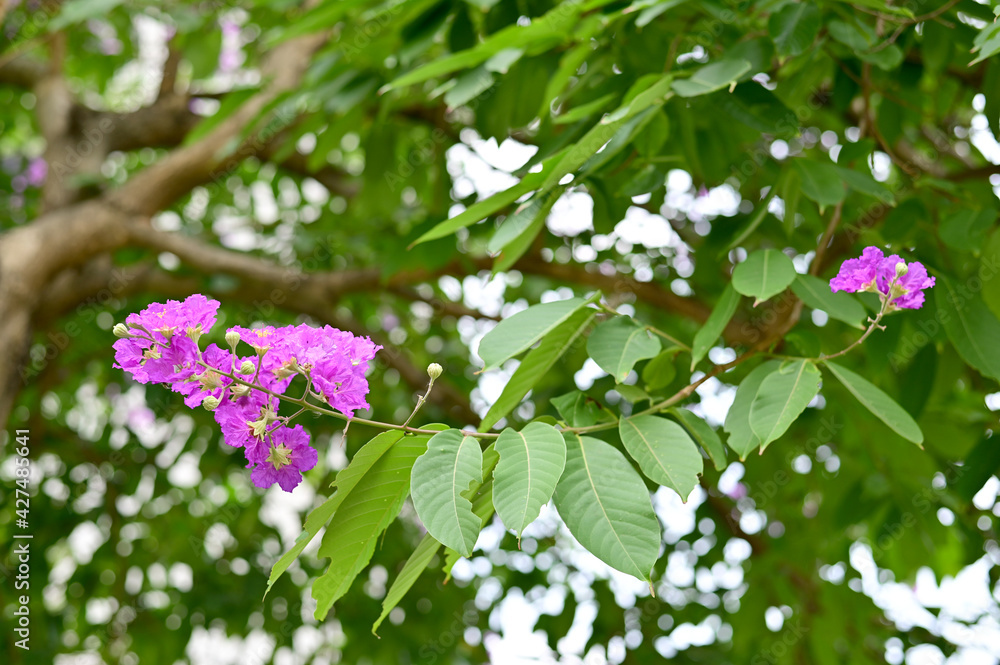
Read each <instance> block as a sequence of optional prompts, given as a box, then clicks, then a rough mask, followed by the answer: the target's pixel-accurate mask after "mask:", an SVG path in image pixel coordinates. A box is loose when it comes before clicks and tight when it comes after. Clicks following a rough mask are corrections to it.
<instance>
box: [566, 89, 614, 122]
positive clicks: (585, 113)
mask: <svg viewBox="0 0 1000 665" xmlns="http://www.w3.org/2000/svg"><path fill="white" fill-rule="evenodd" d="M616 99H618V94H616V93H613V92H609V93H608V94H606V95H603V96H601V97H598V98H597V99H595V100H593V101H590V102H587V103H586V104H580V105H579V106H574V107H573V108H571V109H569V110H568V111H566V112H565V113H560V114H559V115H557V116H553V117H552V122H554V123H555V124H557V125H568V124H570V123H574V122H579V121H580V120H586V119H587V118H589V117H590V116H592V115H594V114H595V113H598V112H599V111H603V110H604V109H605V108H607V107H608V106H609V105H610V104H611V102H612V101H614V100H616Z"/></svg>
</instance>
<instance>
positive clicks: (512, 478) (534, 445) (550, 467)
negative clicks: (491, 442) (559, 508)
mask: <svg viewBox="0 0 1000 665" xmlns="http://www.w3.org/2000/svg"><path fill="white" fill-rule="evenodd" d="M496 451H497V453H499V455H500V461H499V462H498V463H497V467H496V470H494V471H493V485H494V487H493V505H494V506H496V511H497V515H499V516H500V519H501V520H503V523H504V526H506V527H507V528H508V529H510V530H512V531H514V532H515V533H517V537H518V539H519V540H520V538H521V533H523V532H524V528H525V527H526V526H528V525H529V524H531V522H533V521H534V520H535V518H536V517H538V513H539V512H540V511H541V509H542V506H544V505H545V504H546V503H548V502H549V499H551V498H552V493H553V492H555V490H556V483H558V482H559V477H560V476H561V475H562V472H563V467H565V466H566V442H565V441H564V440H563V437H562V434H560V433H559V432H558V431H556V428H555V427H552V426H551V425H546V424H545V423H539V422H534V423H529V424H528V425H527V426H526V427H525V428H524V429H522V430H521V431H520V432H515V431H514V430H512V429H510V428H507V429H505V430H504V431H503V432H501V434H500V438H498V439H497V442H496Z"/></svg>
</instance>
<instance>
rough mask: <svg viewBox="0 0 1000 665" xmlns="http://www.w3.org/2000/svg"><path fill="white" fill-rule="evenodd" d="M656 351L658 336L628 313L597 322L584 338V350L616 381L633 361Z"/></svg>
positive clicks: (642, 358)
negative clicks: (587, 337)
mask: <svg viewBox="0 0 1000 665" xmlns="http://www.w3.org/2000/svg"><path fill="white" fill-rule="evenodd" d="M659 352H660V340H659V338H657V337H656V336H654V335H653V334H652V333H650V332H649V331H648V330H646V329H645V328H643V327H642V326H640V325H639V324H637V323H636V322H635V321H634V320H633V319H632V318H630V317H628V316H616V317H614V318H612V319H608V320H607V321H603V322H602V323H599V324H597V327H596V328H594V332H592V333H590V338H589V339H588V340H587V353H588V354H589V355H590V357H591V358H593V359H594V362H596V363H597V365H598V366H599V367H600V368H601V369H603V370H604V371H605V372H607V373H608V374H610V375H611V376H612V377H613V378H614V380H615V381H616V382H618V383H621V382H622V381H624V380H625V377H627V376H628V374H629V372H631V371H632V368H633V367H634V366H635V364H636V363H637V362H639V361H640V360H645V359H647V358H652V357H653V356H655V355H656V354H657V353H659Z"/></svg>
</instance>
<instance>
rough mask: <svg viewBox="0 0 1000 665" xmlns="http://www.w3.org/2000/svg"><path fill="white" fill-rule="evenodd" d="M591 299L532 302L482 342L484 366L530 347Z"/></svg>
mask: <svg viewBox="0 0 1000 665" xmlns="http://www.w3.org/2000/svg"><path fill="white" fill-rule="evenodd" d="M589 302H591V300H588V299H584V298H569V299H567V300H557V301H556V302H550V303H545V304H542V305H533V306H531V307H529V308H528V309H526V310H524V311H522V312H518V313H517V314H515V315H513V316H511V317H508V318H506V319H504V320H503V321H501V322H500V323H498V324H497V325H496V327H495V328H493V330H491V331H489V332H488V333H486V335H484V336H483V339H482V340H481V341H480V342H479V357H480V358H482V359H483V362H484V363H486V367H485V368H484V369H489V368H491V367H498V366H499V365H500V363H502V362H503V361H505V360H507V359H508V358H511V357H513V356H516V355H517V354H519V353H521V352H522V351H524V350H525V349H527V348H529V347H530V346H531V345H533V344H534V343H535V342H537V341H538V340H540V339H542V337H544V336H545V335H546V334H548V333H549V332H551V331H552V330H554V329H555V328H556V326H558V325H559V324H560V323H562V322H563V321H565V320H566V319H568V318H569V317H571V316H572V315H573V313H574V312H576V311H577V310H578V309H580V308H581V307H584V306H585V305H586V304H587V303H589Z"/></svg>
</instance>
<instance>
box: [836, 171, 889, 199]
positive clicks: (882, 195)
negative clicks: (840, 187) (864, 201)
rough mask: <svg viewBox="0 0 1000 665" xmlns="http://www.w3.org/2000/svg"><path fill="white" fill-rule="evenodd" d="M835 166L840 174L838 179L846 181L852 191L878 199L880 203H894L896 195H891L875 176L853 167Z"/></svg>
mask: <svg viewBox="0 0 1000 665" xmlns="http://www.w3.org/2000/svg"><path fill="white" fill-rule="evenodd" d="M836 168H837V173H839V174H840V179H841V180H843V181H844V182H845V183H847V186H848V187H850V188H851V189H853V190H854V191H856V192H858V193H859V194H865V195H867V196H870V197H872V198H875V199H878V200H879V201H881V202H882V203H885V204H888V205H896V197H895V196H893V194H892V192H891V191H890V190H889V188H888V187H886V186H885V185H883V184H882V183H880V182H878V181H877V180H875V178H873V177H871V176H870V175H866V174H864V173H859V172H858V171H855V170H853V169H845V168H844V167H842V166H838V167H836Z"/></svg>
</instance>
